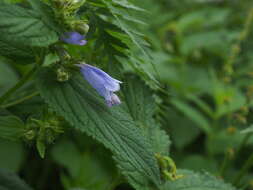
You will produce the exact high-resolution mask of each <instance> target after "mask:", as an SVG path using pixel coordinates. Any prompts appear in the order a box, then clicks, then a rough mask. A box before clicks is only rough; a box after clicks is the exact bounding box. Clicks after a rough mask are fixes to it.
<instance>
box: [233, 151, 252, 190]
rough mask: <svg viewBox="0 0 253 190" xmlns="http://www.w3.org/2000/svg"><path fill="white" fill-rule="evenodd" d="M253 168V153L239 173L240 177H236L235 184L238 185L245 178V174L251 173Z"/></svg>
mask: <svg viewBox="0 0 253 190" xmlns="http://www.w3.org/2000/svg"><path fill="white" fill-rule="evenodd" d="M252 166H253V153H252V154H251V155H250V156H249V158H248V160H247V161H246V162H245V163H244V165H243V167H242V169H241V170H240V172H239V173H238V175H237V176H236V177H235V179H234V182H233V184H234V185H238V184H239V183H240V181H241V179H242V177H243V176H244V174H245V173H247V172H248V171H249V169H250V168H251V167H252Z"/></svg>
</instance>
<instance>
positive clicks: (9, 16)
mask: <svg viewBox="0 0 253 190" xmlns="http://www.w3.org/2000/svg"><path fill="white" fill-rule="evenodd" d="M0 32H1V36H0V41H5V42H10V43H12V44H17V45H24V46H37V47H47V46H48V45H50V44H52V43H55V42H56V41H57V40H58V36H57V34H56V33H55V31H53V30H52V29H51V28H49V27H48V25H47V24H46V23H44V22H43V20H42V19H41V15H40V14H39V13H37V12H35V11H32V10H29V9H26V8H22V7H19V6H16V5H9V4H1V6H0Z"/></svg>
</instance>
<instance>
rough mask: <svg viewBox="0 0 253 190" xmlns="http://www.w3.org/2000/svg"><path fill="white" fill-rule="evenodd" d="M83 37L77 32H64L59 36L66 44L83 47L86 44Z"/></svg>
mask: <svg viewBox="0 0 253 190" xmlns="http://www.w3.org/2000/svg"><path fill="white" fill-rule="evenodd" d="M84 38H85V36H84V35H81V34H79V33H78V32H65V33H64V34H63V35H62V36H61V40H62V41H64V42H65V43H68V44H75V45H80V46H83V45H85V44H86V43H87V41H86V40H85V39H84Z"/></svg>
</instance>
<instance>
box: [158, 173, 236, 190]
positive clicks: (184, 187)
mask: <svg viewBox="0 0 253 190" xmlns="http://www.w3.org/2000/svg"><path fill="white" fill-rule="evenodd" d="M179 174H181V175H183V177H182V178H181V179H178V180H176V181H169V182H167V183H166V184H165V185H164V188H163V190H169V189H171V190H236V188H234V187H232V186H231V185H229V184H226V183H224V182H223V180H221V179H218V178H215V177H213V176H211V175H209V174H207V173H194V172H192V171H188V170H181V171H179Z"/></svg>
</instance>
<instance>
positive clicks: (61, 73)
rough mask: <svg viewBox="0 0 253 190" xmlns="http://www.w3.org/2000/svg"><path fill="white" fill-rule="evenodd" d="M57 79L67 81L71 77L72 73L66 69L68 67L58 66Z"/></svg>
mask: <svg viewBox="0 0 253 190" xmlns="http://www.w3.org/2000/svg"><path fill="white" fill-rule="evenodd" d="M56 73H57V80H58V81H59V82H65V81H68V80H69V78H70V73H69V72H67V71H66V69H64V68H63V67H62V68H58V69H57V71H56Z"/></svg>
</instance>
